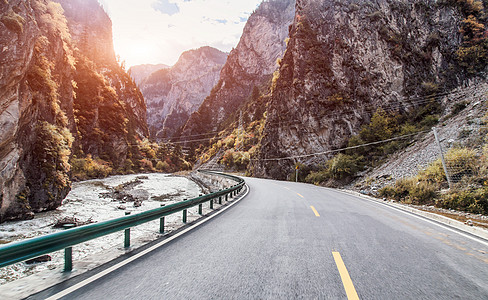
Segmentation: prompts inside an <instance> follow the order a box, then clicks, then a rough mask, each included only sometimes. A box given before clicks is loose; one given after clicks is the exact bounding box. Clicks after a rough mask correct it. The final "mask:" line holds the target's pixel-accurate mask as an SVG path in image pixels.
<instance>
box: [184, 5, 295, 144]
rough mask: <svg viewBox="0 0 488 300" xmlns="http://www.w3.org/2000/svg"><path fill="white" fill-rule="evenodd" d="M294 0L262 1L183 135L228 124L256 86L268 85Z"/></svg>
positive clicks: (280, 50)
mask: <svg viewBox="0 0 488 300" xmlns="http://www.w3.org/2000/svg"><path fill="white" fill-rule="evenodd" d="M294 12H295V1H294V0H270V1H266V2H263V3H262V4H261V5H260V6H259V7H258V8H257V9H256V11H255V12H254V13H253V14H252V15H251V16H250V17H249V20H248V22H247V24H246V26H245V27H244V31H243V33H242V37H241V39H240V41H239V44H238V45H237V47H236V48H235V49H234V50H232V51H231V53H230V54H229V57H228V58H227V62H226V64H225V66H224V67H223V69H222V72H221V74H220V80H219V81H218V84H217V85H216V86H215V87H214V88H213V89H212V92H211V94H210V96H208V97H207V98H206V99H205V101H204V102H203V104H202V105H201V106H200V108H199V109H198V111H196V112H195V113H193V114H192V115H191V117H190V119H189V120H188V122H187V123H186V125H185V127H184V130H183V132H182V133H181V136H190V135H199V134H207V136H208V133H209V132H215V131H217V130H221V129H223V128H225V126H226V125H229V121H230V119H231V118H232V117H234V118H235V117H236V116H235V113H236V111H238V109H239V108H240V107H241V106H242V105H243V104H244V103H245V102H246V101H248V100H249V99H250V97H251V93H252V91H253V89H254V87H257V88H261V87H263V86H267V85H268V82H269V80H270V79H271V77H272V74H273V72H274V71H275V70H276V69H277V67H278V66H277V64H276V61H277V59H278V58H281V57H282V56H283V53H284V51H285V48H286V42H285V38H286V37H287V36H288V26H289V25H290V24H291V23H292V22H293V16H294Z"/></svg>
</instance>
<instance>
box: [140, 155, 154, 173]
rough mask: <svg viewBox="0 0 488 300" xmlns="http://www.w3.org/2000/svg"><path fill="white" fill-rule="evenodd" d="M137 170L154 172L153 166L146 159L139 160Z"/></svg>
mask: <svg viewBox="0 0 488 300" xmlns="http://www.w3.org/2000/svg"><path fill="white" fill-rule="evenodd" d="M139 168H140V169H141V171H143V172H144V171H146V172H153V171H154V167H153V164H152V162H151V161H150V160H148V159H145V158H143V159H141V160H140V161H139Z"/></svg>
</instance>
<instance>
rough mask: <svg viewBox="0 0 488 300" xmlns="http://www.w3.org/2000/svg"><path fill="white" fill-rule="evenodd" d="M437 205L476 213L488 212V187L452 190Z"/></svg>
mask: <svg viewBox="0 0 488 300" xmlns="http://www.w3.org/2000/svg"><path fill="white" fill-rule="evenodd" d="M442 198H443V199H442V200H440V201H438V203H437V205H438V206H440V207H442V208H450V209H457V210H464V211H467V212H470V213H474V214H488V188H486V187H485V188H480V189H475V190H466V191H451V192H449V193H448V194H446V195H444V196H443V197H442Z"/></svg>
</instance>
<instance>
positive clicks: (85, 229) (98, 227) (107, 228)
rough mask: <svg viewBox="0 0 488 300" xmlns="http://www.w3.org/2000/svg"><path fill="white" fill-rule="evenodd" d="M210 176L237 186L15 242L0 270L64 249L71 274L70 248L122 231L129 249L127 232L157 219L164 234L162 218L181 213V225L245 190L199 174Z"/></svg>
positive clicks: (4, 249) (2, 255) (2, 256)
mask: <svg viewBox="0 0 488 300" xmlns="http://www.w3.org/2000/svg"><path fill="white" fill-rule="evenodd" d="M199 172H201V173H206V174H210V175H219V176H224V177H227V178H230V179H232V180H235V181H236V182H237V184H236V185H234V186H232V187H230V188H227V189H224V190H220V191H218V192H215V193H211V194H207V195H203V196H200V197H197V198H193V199H190V200H185V201H183V202H178V203H174V204H171V205H168V206H163V207H161V208H156V209H152V210H148V211H145V212H142V213H139V214H136V215H127V216H125V217H121V218H117V219H113V220H108V221H104V222H100V223H94V224H89V225H85V226H81V227H78V228H72V229H68V230H65V231H62V232H57V233H53V234H49V235H45V236H40V237H35V238H32V239H28V240H25V241H20V242H15V243H11V244H7V245H4V246H1V247H0V267H5V266H8V265H11V264H14V263H17V262H21V261H25V260H28V259H31V258H36V257H39V256H41V255H44V254H48V253H51V252H54V251H59V250H63V249H65V265H64V270H65V271H71V270H72V246H74V245H77V244H80V243H83V242H86V241H88V240H92V239H95V238H98V237H101V236H104V235H107V234H111V233H114V232H117V231H122V230H125V242H124V245H125V247H129V245H130V231H129V230H130V228H131V227H134V226H137V225H140V224H143V223H147V222H149V221H153V220H156V219H160V228H159V230H160V233H164V217H165V216H167V215H171V214H174V213H177V212H180V211H183V222H184V223H186V216H187V209H189V208H192V207H194V206H197V205H199V213H200V214H201V213H202V205H203V203H205V202H210V208H211V209H213V201H214V200H215V199H219V203H220V204H222V198H224V197H225V200H228V197H230V198H232V197H233V196H235V195H237V194H238V193H239V192H240V191H241V190H242V189H243V187H244V184H245V181H244V180H243V179H241V178H239V177H237V176H232V175H227V174H222V173H216V172H212V171H199Z"/></svg>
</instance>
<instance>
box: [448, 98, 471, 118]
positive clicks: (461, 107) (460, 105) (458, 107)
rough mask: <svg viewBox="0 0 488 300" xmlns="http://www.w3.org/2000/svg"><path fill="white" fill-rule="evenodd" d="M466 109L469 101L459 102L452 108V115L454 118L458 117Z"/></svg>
mask: <svg viewBox="0 0 488 300" xmlns="http://www.w3.org/2000/svg"><path fill="white" fill-rule="evenodd" d="M466 107H468V102H467V101H461V102H457V103H456V104H454V106H453V107H452V110H451V115H453V116H454V115H457V114H458V113H460V112H461V111H463V110H464V109H465V108H466Z"/></svg>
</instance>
